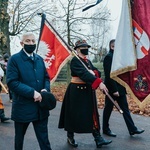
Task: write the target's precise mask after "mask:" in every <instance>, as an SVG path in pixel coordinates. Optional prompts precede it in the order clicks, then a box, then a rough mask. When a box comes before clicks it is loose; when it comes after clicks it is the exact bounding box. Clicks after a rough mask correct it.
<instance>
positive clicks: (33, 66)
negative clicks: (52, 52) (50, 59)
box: [6, 33, 51, 150]
mask: <svg viewBox="0 0 150 150" xmlns="http://www.w3.org/2000/svg"><path fill="white" fill-rule="evenodd" d="M20 43H21V45H22V47H23V49H22V50H21V51H20V52H18V53H17V54H14V55H13V56H11V57H10V59H9V61H8V65H7V72H6V77H7V85H8V87H9V88H10V90H11V91H12V93H13V94H12V96H13V102H12V113H11V119H12V120H14V126H15V150H22V149H23V140H24V135H25V133H26V130H27V128H28V126H29V124H30V123H31V122H32V124H33V127H34V130H35V134H36V137H37V140H38V142H39V146H40V148H41V150H51V147H50V142H49V139H48V127H47V124H48V116H49V110H48V109H47V110H46V109H42V108H41V107H40V106H39V103H40V102H41V101H42V96H41V94H40V93H41V92H42V91H50V78H49V76H48V74H47V71H46V68H45V64H44V61H43V59H42V58H41V57H40V56H39V55H37V54H35V53H34V50H35V48H36V44H35V36H34V34H33V33H26V34H24V35H23V36H22V39H21V42H20ZM31 57H32V58H31Z"/></svg>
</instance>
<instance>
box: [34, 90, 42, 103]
mask: <svg viewBox="0 0 150 150" xmlns="http://www.w3.org/2000/svg"><path fill="white" fill-rule="evenodd" d="M37 101H39V102H41V101H42V96H41V94H40V93H39V92H37V91H34V102H37Z"/></svg>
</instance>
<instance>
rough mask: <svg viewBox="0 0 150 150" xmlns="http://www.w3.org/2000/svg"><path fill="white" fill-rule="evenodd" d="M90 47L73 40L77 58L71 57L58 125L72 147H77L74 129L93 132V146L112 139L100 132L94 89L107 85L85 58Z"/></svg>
mask: <svg viewBox="0 0 150 150" xmlns="http://www.w3.org/2000/svg"><path fill="white" fill-rule="evenodd" d="M89 47H91V46H90V45H88V44H87V43H86V41H85V40H82V39H81V40H79V41H77V42H76V43H75V48H74V49H75V50H76V51H77V54H78V57H79V59H78V58H77V57H73V59H72V61H71V65H70V68H71V75H72V79H71V83H70V84H69V86H68V88H67V91H66V93H65V96H64V100H63V104H62V108H61V114H60V120H59V126H58V127H59V128H64V129H65V130H66V131H67V136H68V143H69V144H70V145H72V146H73V147H77V146H78V144H77V143H76V142H75V140H74V132H75V133H93V136H94V139H95V142H96V145H97V147H98V148H100V147H101V146H102V145H107V144H109V143H111V140H105V139H104V138H102V137H101V135H100V124H99V114H98V108H97V100H96V94H95V90H96V89H97V88H100V89H101V90H107V88H106V86H105V85H104V84H103V82H102V80H101V78H100V72H99V71H98V70H97V68H95V67H94V66H93V65H92V63H91V61H90V60H88V59H87V55H88V48H89ZM85 66H86V67H85Z"/></svg>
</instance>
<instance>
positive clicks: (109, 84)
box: [103, 50, 126, 95]
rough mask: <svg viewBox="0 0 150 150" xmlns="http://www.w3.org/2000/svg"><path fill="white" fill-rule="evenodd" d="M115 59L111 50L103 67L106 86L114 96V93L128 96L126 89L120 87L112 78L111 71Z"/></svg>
mask: <svg viewBox="0 0 150 150" xmlns="http://www.w3.org/2000/svg"><path fill="white" fill-rule="evenodd" d="M112 59H113V50H110V51H109V53H108V54H107V55H106V56H105V58H104V62H103V67H104V74H105V82H104V83H105V85H106V87H107V88H108V90H109V93H110V94H111V95H112V94H113V93H114V92H117V91H118V92H119V94H120V95H124V94H126V90H125V88H124V87H123V86H122V85H120V84H119V83H118V82H116V81H114V80H113V79H111V78H110V71H111V65H112Z"/></svg>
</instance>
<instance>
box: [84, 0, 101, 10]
mask: <svg viewBox="0 0 150 150" xmlns="http://www.w3.org/2000/svg"><path fill="white" fill-rule="evenodd" d="M101 1H102V0H97V2H96V4H93V5H90V6H87V7H86V8H84V9H83V10H82V11H86V10H88V9H89V8H91V7H94V6H96V5H97V4H99V3H100V2H101Z"/></svg>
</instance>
